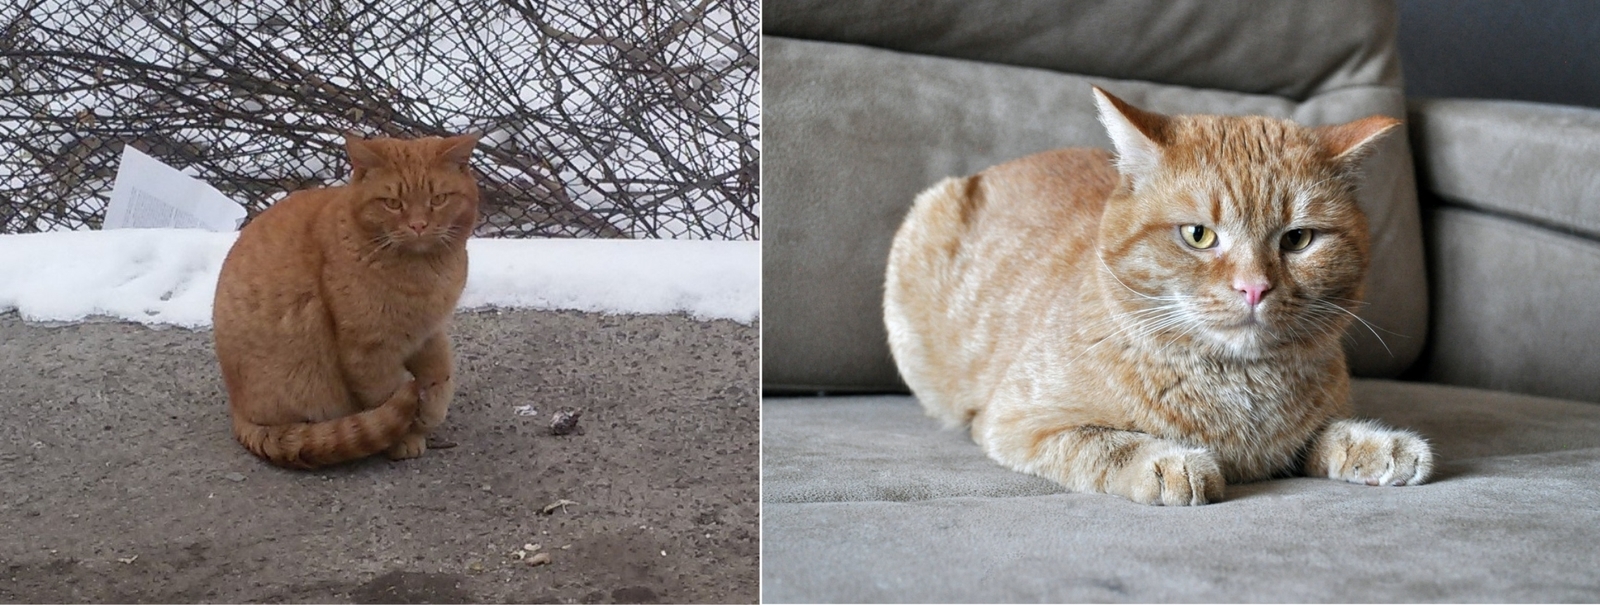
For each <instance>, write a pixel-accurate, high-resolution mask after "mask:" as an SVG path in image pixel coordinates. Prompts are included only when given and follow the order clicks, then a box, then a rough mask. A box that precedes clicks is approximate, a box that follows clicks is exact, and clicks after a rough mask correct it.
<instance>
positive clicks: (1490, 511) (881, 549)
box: [762, 380, 1600, 602]
mask: <svg viewBox="0 0 1600 605" xmlns="http://www.w3.org/2000/svg"><path fill="white" fill-rule="evenodd" d="M1354 397H1355V401H1356V404H1357V406H1356V407H1357V409H1358V410H1359V412H1360V414H1361V415H1362V416H1366V417H1374V418H1379V419H1382V420H1384V421H1386V422H1388V423H1390V424H1392V425H1396V426H1402V427H1407V428H1412V429H1415V430H1418V431H1420V432H1421V433H1423V434H1424V435H1425V436H1427V437H1428V438H1429V439H1430V440H1431V441H1432V442H1433V444H1434V447H1435V451H1436V453H1437V459H1438V467H1437V470H1436V476H1435V478H1434V479H1433V480H1432V481H1431V482H1430V483H1427V484H1424V485H1420V486H1410V487H1401V488H1374V487H1367V486H1360V485H1351V484H1347V483H1343V482H1337V481H1330V480H1326V479H1309V478H1296V479H1283V480H1276V481H1264V482H1258V483H1251V484H1242V485H1232V486H1229V487H1228V491H1227V498H1226V499H1225V500H1224V501H1222V502H1219V503H1215V504H1211V505H1207V506H1202V507H1171V508H1163V507H1152V506H1143V505H1138V504H1134V503H1131V502H1128V501H1126V500H1123V499H1121V498H1118V497H1115V496H1106V495H1099V494H1077V493H1068V492H1065V491H1063V490H1061V489H1059V488H1057V487H1055V486H1054V484H1051V483H1049V482H1046V481H1044V480H1041V479H1035V478H1030V477H1025V476H1021V475H1020V474H1018V473H1014V472H1011V471H1009V470H1006V469H1004V468H1002V467H1000V466H999V465H997V464H994V463H991V462H989V461H988V460H987V458H985V457H984V455H983V453H982V452H981V451H980V450H979V448H978V447H977V446H976V445H973V444H972V443H971V442H970V441H969V440H968V439H967V438H966V436H965V435H964V434H962V433H961V432H959V431H941V430H940V429H939V428H938V423H936V422H935V421H933V420H931V419H928V418H926V417H924V416H923V415H922V412H921V408H920V407H918V406H917V405H916V403H915V401H914V400H913V399H911V398H910V397H853V398H823V399H822V400H821V401H816V400H807V399H768V400H767V402H766V403H765V404H764V405H763V417H762V433H763V452H764V453H763V462H762V464H763V472H762V475H763V477H764V481H763V486H762V491H763V496H762V497H763V500H764V504H763V507H762V525H763V534H762V544H763V554H762V557H763V558H762V568H763V571H762V574H763V577H762V593H763V601H765V602H795V601H811V602H837V601H847V602H874V601H895V602H919V601H920V602H943V601H971V602H1005V601H1056V602H1084V601H1146V602H1153V601H1212V602H1226V601H1246V600H1247V601H1279V602H1292V601H1336V602H1359V601H1469V600H1470V601H1594V600H1596V599H1600V582H1597V581H1596V580H1595V578H1594V576H1593V573H1592V564H1591V563H1589V562H1588V561H1589V558H1590V557H1589V556H1588V555H1584V554H1583V553H1586V552H1592V551H1593V535H1594V533H1593V532H1594V528H1595V527H1600V507H1596V506H1594V505H1593V503H1594V502H1600V406H1594V405H1590V404H1584V403H1577V402H1571V401H1562V400H1554V399H1544V398H1538V397H1529V396H1521V395H1511V394H1504V393H1496V392H1490V391H1479V390H1472V389H1464V388H1457V387H1445V386H1437V385H1425V384H1415V383H1400V382H1391V381H1377V380H1358V381H1356V384H1355V388H1354Z"/></svg>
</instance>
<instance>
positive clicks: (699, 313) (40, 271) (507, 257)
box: [0, 229, 761, 328]
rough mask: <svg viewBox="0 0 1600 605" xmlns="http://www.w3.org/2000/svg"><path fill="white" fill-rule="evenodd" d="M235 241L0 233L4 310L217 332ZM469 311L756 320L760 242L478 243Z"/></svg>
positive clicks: (210, 236)
mask: <svg viewBox="0 0 1600 605" xmlns="http://www.w3.org/2000/svg"><path fill="white" fill-rule="evenodd" d="M236 236H237V234H235V233H209V232H204V231H197V230H187V229H121V230H113V231H69V232H58V233H36V234H27V235H0V312H3V311H10V310H13V309H14V310H16V311H17V312H18V313H20V314H21V315H22V317H23V319H27V320H30V321H78V320H82V319H84V318H86V317H90V316H110V317H115V318H121V319H126V320H130V321H136V322H139V323H145V324H171V325H177V326H183V327H187V328H200V327H205V326H209V325H210V324H211V299H212V297H213V296H214V295H215V293H216V284H217V274H218V273H219V272H220V271H221V269H222V259H223V257H225V256H226V255H227V253H228V247H229V246H232V245H233V240H234V238H235V237H236ZM467 249H468V252H469V254H470V255H471V259H472V270H471V273H470V274H469V275H468V277H467V290H466V292H465V293H464V294H462V296H461V305H460V307H461V308H463V309H474V308H484V307H506V308H529V309H576V310H582V311H596V312H602V313H677V312H683V313H688V314H690V315H693V316H695V317H699V318H703V319H710V318H721V319H733V320H737V321H740V322H745V323H749V322H753V321H755V319H756V317H757V315H758V313H759V309H760V304H761V262H760V249H761V244H760V243H759V242H711V241H683V240H673V241H663V240H500V239H474V240H471V241H470V242H468V244H467Z"/></svg>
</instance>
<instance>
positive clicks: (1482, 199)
mask: <svg viewBox="0 0 1600 605" xmlns="http://www.w3.org/2000/svg"><path fill="white" fill-rule="evenodd" d="M1409 114H1410V121H1411V132H1412V136H1414V137H1416V138H1417V145H1416V154H1417V163H1418V173H1419V174H1420V175H1421V178H1422V179H1423V183H1422V186H1423V187H1424V188H1426V189H1428V190H1431V191H1433V192H1434V193H1435V194H1437V195H1438V196H1439V197H1441V198H1444V199H1445V200H1446V201H1448V202H1450V203H1452V204H1457V205H1463V206H1468V207H1473V208H1479V209H1483V210H1488V211H1492V212H1500V213H1504V214H1508V215H1512V216H1515V217H1518V218H1522V219H1526V220H1529V221H1533V222H1537V223H1540V224H1543V225H1547V226H1551V227H1554V228H1557V229H1560V230H1563V231H1569V230H1570V231H1572V232H1576V233H1581V234H1583V235H1586V236H1588V237H1600V204H1597V203H1595V200H1596V199H1600V169H1597V168H1600V109H1585V108H1578V107H1561V106H1555V105H1540V104H1536V103H1521V102H1512V101H1472V100H1464V99H1426V100H1418V101H1413V102H1412V103H1411V107H1410V111H1409Z"/></svg>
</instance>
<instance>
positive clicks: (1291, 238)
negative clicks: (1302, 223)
mask: <svg viewBox="0 0 1600 605" xmlns="http://www.w3.org/2000/svg"><path fill="white" fill-rule="evenodd" d="M1312 234H1313V232H1312V231H1311V230H1310V229H1290V230H1288V231H1285V232H1284V233H1283V239H1282V240H1280V241H1279V243H1278V245H1279V246H1281V247H1282V248H1283V249H1284V250H1288V251H1290V252H1299V251H1301V250H1305V249H1306V246H1310V245H1311V236H1312Z"/></svg>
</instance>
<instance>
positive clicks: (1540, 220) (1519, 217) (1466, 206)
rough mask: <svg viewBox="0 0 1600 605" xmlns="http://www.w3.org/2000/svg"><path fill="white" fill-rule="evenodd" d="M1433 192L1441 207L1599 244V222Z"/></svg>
mask: <svg viewBox="0 0 1600 605" xmlns="http://www.w3.org/2000/svg"><path fill="white" fill-rule="evenodd" d="M1433 193H1434V195H1436V196H1438V197H1439V199H1440V200H1442V201H1444V202H1445V203H1444V204H1440V205H1439V206H1438V207H1439V208H1441V209H1448V210H1458V211H1470V212H1472V213H1476V214H1481V215H1484V216H1491V217H1495V218H1499V219H1502V220H1506V221H1510V222H1513V223H1517V224H1519V225H1524V226H1527V227H1532V228H1535V229H1538V230H1539V231H1540V232H1549V233H1554V234H1558V235H1562V236H1566V237H1569V238H1572V239H1577V240H1579V241H1583V242H1587V243H1590V244H1600V223H1596V222H1593V221H1587V220H1583V219H1579V218H1576V217H1570V218H1569V217H1563V216H1560V215H1555V214H1553V213H1545V216H1538V215H1537V214H1538V213H1534V212H1528V213H1526V215H1524V214H1523V213H1519V212H1517V211H1516V210H1512V209H1506V208H1503V207H1500V206H1490V205H1486V204H1480V203H1476V202H1473V201H1471V200H1466V199H1461V198H1457V197H1455V196H1450V195H1445V194H1443V193H1439V192H1433ZM1569 223H1578V224H1580V225H1583V226H1588V227H1593V230H1588V229H1585V230H1582V231H1580V230H1577V229H1574V228H1573V227H1572V226H1571V225H1570V224H1569Z"/></svg>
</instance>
